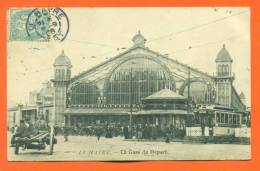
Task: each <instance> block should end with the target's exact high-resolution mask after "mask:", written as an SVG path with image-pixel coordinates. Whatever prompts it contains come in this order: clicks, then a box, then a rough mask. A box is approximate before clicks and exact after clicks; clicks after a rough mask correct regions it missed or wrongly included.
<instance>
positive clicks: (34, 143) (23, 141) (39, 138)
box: [12, 127, 57, 155]
mask: <svg viewBox="0 0 260 171" xmlns="http://www.w3.org/2000/svg"><path fill="white" fill-rule="evenodd" d="M54 144H57V139H56V138H55V137H54V129H53V127H51V128H50V129H49V130H41V131H39V132H38V134H36V135H33V136H31V137H30V138H28V137H19V136H18V137H15V138H14V140H13V142H12V146H13V147H14V148H15V150H14V153H15V155H17V154H19V149H20V148H24V149H25V148H26V149H34V150H45V149H46V146H49V152H48V153H49V154H50V155H52V154H53V149H54Z"/></svg>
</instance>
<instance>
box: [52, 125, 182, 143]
mask: <svg viewBox="0 0 260 171" xmlns="http://www.w3.org/2000/svg"><path fill="white" fill-rule="evenodd" d="M54 129H55V132H56V134H63V135H64V138H65V141H67V140H68V136H69V135H79V136H96V137H97V139H98V140H99V139H100V137H105V138H112V137H118V136H123V137H124V138H125V139H132V138H135V139H137V140H156V139H158V138H165V139H166V141H167V139H170V138H178V137H182V136H183V135H184V131H183V130H176V129H175V128H174V127H173V126H172V125H170V126H169V127H167V126H165V128H164V129H162V128H161V127H160V126H159V125H155V124H138V125H133V127H132V129H131V128H130V126H129V125H121V124H105V125H100V124H99V125H97V124H93V125H89V126H84V125H80V124H79V125H76V126H70V127H68V126H63V127H55V128H54Z"/></svg>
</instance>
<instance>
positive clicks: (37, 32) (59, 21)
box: [9, 8, 69, 41]
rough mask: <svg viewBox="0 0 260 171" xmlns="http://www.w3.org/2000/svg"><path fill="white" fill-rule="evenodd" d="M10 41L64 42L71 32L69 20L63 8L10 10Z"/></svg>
mask: <svg viewBox="0 0 260 171" xmlns="http://www.w3.org/2000/svg"><path fill="white" fill-rule="evenodd" d="M10 20H11V21H10V27H9V40H11V41H12V40H13V41H52V40H54V41H63V40H65V38H66V36H67V35H68V32H69V18H68V16H67V15H66V13H65V12H64V11H63V10H62V9H61V8H35V9H20V10H18V9H17V10H15V9H11V10H10Z"/></svg>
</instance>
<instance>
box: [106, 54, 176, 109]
mask: <svg viewBox="0 0 260 171" xmlns="http://www.w3.org/2000/svg"><path fill="white" fill-rule="evenodd" d="M164 88H168V89H171V90H174V89H175V83H174V81H173V80H171V78H170V74H169V73H168V72H167V71H166V70H165V68H163V67H162V66H161V65H160V64H158V63H156V62H155V61H153V60H150V59H147V58H136V59H132V60H129V61H127V62H124V63H123V64H121V65H120V66H119V67H118V68H116V69H115V70H114V71H113V73H112V74H111V76H110V78H109V79H108V81H107V82H106V83H105V92H104V94H105V97H106V102H107V104H130V101H131V100H132V103H133V104H140V103H141V99H142V98H145V97H147V96H149V95H151V94H153V93H155V92H158V91H160V90H161V89H164Z"/></svg>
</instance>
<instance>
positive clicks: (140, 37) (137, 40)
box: [132, 30, 146, 46]
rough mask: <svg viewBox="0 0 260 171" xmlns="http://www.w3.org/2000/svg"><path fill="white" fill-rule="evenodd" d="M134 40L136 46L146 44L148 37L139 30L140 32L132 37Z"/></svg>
mask: <svg viewBox="0 0 260 171" xmlns="http://www.w3.org/2000/svg"><path fill="white" fill-rule="evenodd" d="M132 41H133V42H134V45H135V46H144V45H145V42H146V39H145V37H144V36H143V35H142V34H141V32H140V30H139V31H138V33H137V34H136V35H135V36H134V37H133V38H132Z"/></svg>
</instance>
